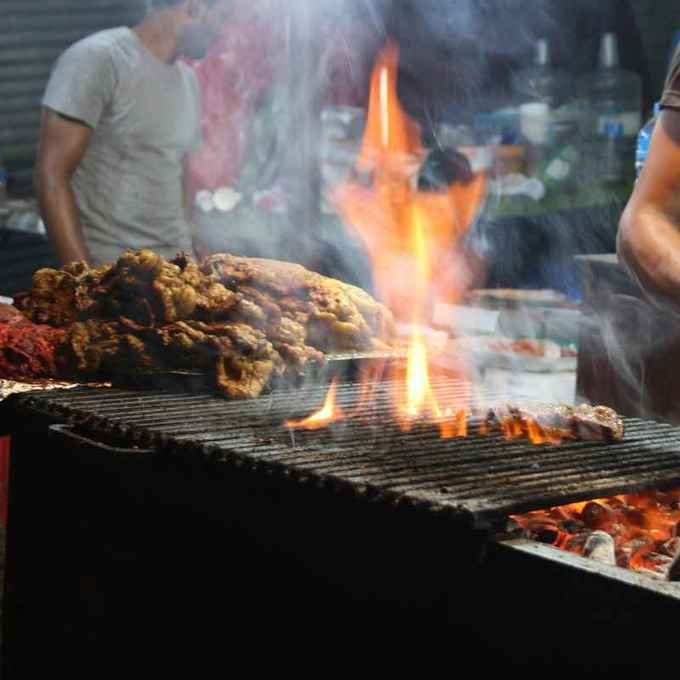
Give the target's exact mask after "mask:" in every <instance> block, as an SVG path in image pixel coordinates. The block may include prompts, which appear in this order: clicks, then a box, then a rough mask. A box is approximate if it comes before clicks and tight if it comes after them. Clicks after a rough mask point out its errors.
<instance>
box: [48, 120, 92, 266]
mask: <svg viewBox="0 0 680 680" xmlns="http://www.w3.org/2000/svg"><path fill="white" fill-rule="evenodd" d="M91 137H92V129H91V128H90V127H88V126H87V125H85V124H84V123H80V122H78V121H75V120H71V119H67V118H64V117H63V116H61V115H59V114H58V113H56V112H55V111H52V110H50V109H43V114H42V121H41V135H40V150H39V152H38V162H37V165H36V172H35V185H36V191H37V193H38V199H39V202H40V212H41V215H42V218H43V220H44V222H45V226H46V227H47V232H48V234H49V235H50V239H51V240H52V243H53V244H54V247H55V249H56V251H57V254H58V255H59V258H60V259H61V261H62V262H63V263H64V264H67V263H69V262H77V261H81V260H82V261H85V262H90V261H91V257H90V252H89V250H88V248H87V245H86V244H85V239H84V238H83V231H82V227H81V224H80V215H79V212H78V206H77V204H76V199H75V195H74V193H73V188H72V187H71V178H72V177H73V173H74V172H75V171H76V169H77V167H78V165H79V164H80V162H81V161H82V159H83V156H84V155H85V151H86V150H87V146H88V144H89V142H90V138H91Z"/></svg>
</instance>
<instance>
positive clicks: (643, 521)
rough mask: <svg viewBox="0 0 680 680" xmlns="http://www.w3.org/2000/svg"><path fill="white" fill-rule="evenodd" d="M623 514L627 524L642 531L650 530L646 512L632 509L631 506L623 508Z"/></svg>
mask: <svg viewBox="0 0 680 680" xmlns="http://www.w3.org/2000/svg"><path fill="white" fill-rule="evenodd" d="M622 512H623V516H624V517H625V519H626V522H628V523H629V524H631V525H632V526H634V527H638V528H640V529H647V528H649V525H648V522H647V517H646V516H645V513H644V511H643V510H640V508H631V507H630V506H627V507H625V508H623V510H622Z"/></svg>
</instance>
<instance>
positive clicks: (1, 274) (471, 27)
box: [0, 0, 680, 294]
mask: <svg viewBox="0 0 680 680" xmlns="http://www.w3.org/2000/svg"><path fill="white" fill-rule="evenodd" d="M144 4H145V3H144V2H143V0H94V1H90V2H86V1H85V0H58V1H51V2H49V3H47V4H45V3H44V2H39V1H38V0H21V1H20V2H19V1H18V0H17V1H7V2H3V3H2V7H0V17H1V18H2V21H0V38H1V40H0V66H1V67H2V72H3V79H2V84H1V85H0V93H1V94H2V97H0V153H1V154H2V157H3V159H4V164H5V166H6V167H7V170H8V174H9V182H8V185H9V193H10V197H13V198H16V197H20V198H24V197H30V195H31V175H32V166H33V162H34V159H35V150H36V144H37V135H38V119H39V102H40V97H41V95H42V92H43V89H44V86H45V82H46V80H47V77H48V75H49V71H50V68H51V66H52V64H53V62H54V60H55V58H56V57H57V56H58V55H59V53H60V52H61V51H62V50H63V49H64V48H65V47H67V46H68V45H69V44H71V43H73V42H74V41H76V40H77V39H79V38H81V37H83V36H84V35H87V34H89V33H92V32H94V31H96V30H100V29H102V28H107V27H111V26H117V25H122V24H128V25H130V24H134V23H135V22H136V21H137V20H138V19H139V17H140V16H141V14H142V12H143V7H144ZM235 4H238V3H235ZM251 4H252V3H251ZM256 4H257V3H256ZM260 4H263V5H266V4H267V3H260ZM275 4H276V3H272V6H273V5H275ZM284 4H285V3H284ZM593 4H594V3H589V2H584V1H583V0H579V2H576V3H573V2H572V3H568V7H567V3H560V2H548V1H544V2H541V3H522V2H519V1H518V0H494V1H493V2H483V3H480V2H477V3H473V2H468V1H464V2H453V1H452V2H442V1H432V0H429V1H428V2H418V3H416V2H412V1H410V0H398V1H397V2H385V1H384V0H370V1H369V0H342V1H341V0H332V1H331V2H328V1H326V2H323V3H315V4H314V5H315V7H317V10H316V11H312V12H311V13H310V12H307V11H305V12H303V13H301V16H302V15H308V16H307V20H308V21H316V20H317V19H318V18H319V17H320V16H321V15H323V14H326V15H329V14H330V15H331V16H333V18H335V17H341V16H345V15H347V14H348V12H349V13H351V12H355V13H358V16H359V21H358V23H357V22H355V24H354V26H352V22H351V21H347V22H345V24H344V25H343V26H341V27H340V28H339V29H338V30H336V31H335V33H333V32H332V31H328V30H326V31H325V32H324V31H321V32H320V33H321V35H322V41H323V42H324V44H323V45H320V46H317V48H318V49H320V50H321V52H322V54H326V55H327V53H328V52H332V51H336V52H337V51H338V48H340V50H342V49H344V51H345V54H346V55H347V59H346V64H345V65H346V68H345V69H344V70H345V72H344V73H342V72H341V71H342V67H341V68H340V69H339V70H338V69H336V70H335V71H331V72H329V75H330V76H332V80H333V82H334V83H336V82H337V81H339V80H343V79H344V80H345V83H346V84H347V81H348V80H349V81H350V82H349V88H344V89H345V92H344V93H343V94H344V95H345V96H340V97H337V96H336V97H333V96H331V97H327V98H326V101H325V103H326V104H328V103H335V104H347V103H351V104H356V103H362V102H360V101H359V102H357V101H356V99H357V96H356V95H357V92H359V91H361V88H362V83H363V82H364V81H365V79H366V74H367V69H368V67H369V65H370V63H371V60H372V58H373V56H374V55H375V52H376V51H377V49H378V46H379V43H380V42H381V41H382V40H383V39H384V36H385V34H386V33H389V34H390V35H392V36H393V37H394V38H395V39H396V41H397V42H398V43H399V44H400V46H401V49H402V73H401V78H400V96H401V97H402V99H403V100H404V102H405V105H406V108H407V110H409V112H410V113H412V114H413V115H415V116H416V117H417V118H418V119H419V120H420V122H421V123H422V124H424V125H426V126H427V125H430V126H434V125H436V124H439V123H444V124H447V125H451V126H454V127H455V126H456V125H458V124H459V123H461V122H464V123H469V122H470V120H471V117H472V116H473V115H474V114H476V113H478V112H480V111H489V110H492V109H493V108H494V102H493V99H494V98H495V97H497V98H498V99H499V100H502V98H503V96H504V93H506V92H507V90H508V87H509V81H510V76H511V74H512V72H514V71H516V70H517V69H519V68H520V67H521V66H522V65H524V64H526V62H527V60H528V59H530V56H531V52H532V49H533V44H534V41H535V39H536V38H537V37H540V36H542V35H547V36H548V37H549V39H550V41H551V44H552V48H553V59H554V62H555V65H557V66H560V67H564V66H568V67H569V69H570V70H572V71H573V72H575V73H583V72H585V71H587V70H588V69H592V67H593V66H594V64H595V61H596V58H597V41H598V40H599V37H600V35H601V33H602V32H603V31H605V30H614V31H615V32H616V33H617V34H618V36H619V39H620V43H621V57H622V65H623V66H624V67H625V68H626V69H629V70H634V71H636V72H638V73H640V74H641V75H642V76H643V83H644V91H645V100H644V105H645V109H646V110H649V109H650V108H651V104H652V102H653V100H654V99H655V97H656V96H657V93H658V92H659V90H660V87H661V83H662V80H663V74H664V71H665V68H666V64H667V58H668V49H669V46H670V44H671V40H672V35H673V31H674V29H675V28H676V27H678V26H680V10H678V9H677V8H674V7H673V6H672V4H671V3H666V4H664V6H663V7H660V6H658V3H657V4H656V5H655V4H654V3H653V2H650V1H649V0H647V1H641V0H630V2H628V1H625V2H622V1H607V2H600V3H596V5H597V6H596V7H593ZM298 5H299V6H300V7H304V6H305V5H307V6H309V4H308V3H298ZM290 6H291V7H294V6H295V3H293V4H291V5H290ZM271 23H272V25H275V24H276V21H275V20H273V21H272V22H271ZM327 25H328V24H327ZM357 26H358V28H357ZM371 33H372V35H370V34H371ZM508 35H510V36H512V40H507V39H505V36H508ZM302 38H303V39H305V36H302ZM584 40H585V43H584ZM341 43H342V44H341ZM253 44H257V45H259V44H260V43H259V42H253ZM575 44H578V45H579V47H578V49H576V48H575V47H574V46H575ZM584 44H585V45H586V48H585V49H584ZM362 62H363V67H364V68H363V71H362V69H361V68H360V67H361V65H362ZM290 84H291V83H290V82H288V83H284V87H287V86H289V85H290ZM253 89H257V87H254V88H253ZM316 103H318V102H316ZM623 193H625V192H619V193H618V194H617V195H616V196H614V197H612V198H608V197H604V199H602V198H601V197H598V198H599V199H600V206H599V207H600V209H599V210H590V212H588V213H587V214H585V215H584V214H583V213H580V212H578V211H576V212H574V210H572V206H571V202H572V201H571V200H568V201H567V202H566V203H565V204H563V205H560V206H557V207H558V208H560V209H550V210H548V211H547V212H546V211H543V210H541V209H539V210H534V209H533V208H534V206H532V205H531V203H530V202H524V203H522V204H520V205H519V206H517V205H515V206H511V209H510V210H509V214H503V215H501V216H500V218H502V219H501V220H500V221H501V226H500V227H498V226H497V221H494V220H489V221H488V222H487V224H486V225H483V226H484V227H485V231H484V233H483V234H482V237H483V238H482V240H483V242H484V243H486V244H489V243H492V244H494V248H492V250H491V251H490V253H489V255H490V259H497V258H496V255H497V254H498V253H500V252H508V251H509V250H512V251H513V252H516V253H517V254H518V257H515V258H513V260H512V261H509V260H508V259H505V260H504V261H502V262H500V261H498V262H495V263H494V267H493V268H492V269H491V271H490V272H489V276H490V281H489V285H493V286H497V285H500V286H509V287H546V286H547V287H557V288H562V289H564V290H565V292H572V289H573V288H574V285H575V284H574V281H573V279H572V280H567V279H569V277H570V276H571V274H572V270H571V268H570V266H569V261H570V257H571V254H572V251H574V250H576V251H578V252H594V251H595V252H606V251H608V250H610V249H611V246H612V243H613V241H612V237H613V231H614V226H613V225H615V223H616V213H617V211H618V210H619V209H620V206H621V202H622V194H623ZM223 198H224V197H223ZM265 199H266V200H268V201H269V204H270V205H271V204H272V202H275V201H276V199H277V194H276V192H275V193H274V195H270V196H266V197H265ZM225 200H226V201H227V202H229V200H230V197H229V196H228V195H227V196H226V198H225ZM588 207H591V206H588ZM26 213H29V214H26ZM529 213H531V214H529ZM544 213H546V214H544ZM500 218H499V219H500ZM0 220H2V221H3V223H4V227H5V228H4V229H3V230H2V236H3V241H2V245H1V248H0V256H1V257H3V258H5V259H4V260H2V261H0V265H1V266H0V293H4V294H12V293H13V292H15V290H16V289H17V288H23V287H25V286H26V285H27V283H28V280H29V278H30V273H31V272H32V271H34V270H35V269H36V268H37V267H38V266H41V265H45V264H51V263H53V258H52V254H51V250H50V248H49V246H48V245H47V243H46V241H45V240H44V239H42V238H40V235H39V234H37V233H31V232H37V231H38V229H39V227H38V225H37V224H36V222H35V220H34V219H33V216H32V215H31V214H30V207H29V209H28V210H26V207H25V205H22V204H21V203H16V202H15V203H12V202H10V205H9V206H7V205H6V206H5V207H4V208H3V210H2V215H0ZM234 222H235V224H236V226H232V228H231V229H225V230H224V232H223V233H225V234H227V235H229V234H230V232H231V234H233V233H234V232H238V231H239V229H238V221H234ZM603 223H605V224H603ZM579 225H580V227H579ZM241 231H242V230H241ZM575 232H577V233H575ZM312 236H313V235H312ZM332 236H333V234H332V233H331V237H332ZM282 240H284V241H285V239H282ZM341 241H342V239H341ZM341 245H342V246H343V247H344V246H345V245H346V244H345V242H342V243H341ZM326 250H327V251H328V252H327V253H326V254H325V257H326V258H331V259H336V260H341V259H342V258H341V257H338V255H339V253H338V252H337V250H338V249H337V248H336V247H335V244H332V246H331V247H329V248H327V249H326ZM526 252H532V253H536V252H541V253H543V254H544V257H542V258H539V259H540V261H538V262H537V261H532V260H531V259H528V258H527V257H526V256H525V255H524V254H525V253H526ZM316 255H317V256H318V253H317V254H316ZM345 259H349V260H357V259H358V260H360V259H361V258H360V253H357V251H356V250H351V249H350V253H349V256H348V257H346V258H345ZM534 260H536V258H534ZM322 266H323V263H322ZM348 269H351V268H348V267H347V266H345V265H342V263H341V266H340V269H339V271H338V274H339V275H344V276H345V277H348V278H360V277H362V276H364V275H365V272H364V271H363V270H362V268H361V267H359V269H358V271H356V272H353V271H349V270H348Z"/></svg>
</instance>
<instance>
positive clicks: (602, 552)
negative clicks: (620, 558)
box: [583, 531, 616, 566]
mask: <svg viewBox="0 0 680 680" xmlns="http://www.w3.org/2000/svg"><path fill="white" fill-rule="evenodd" d="M583 556H584V557H589V558H590V559H591V560H597V561H598V562H602V563H603V564H610V565H612V566H615V565H616V548H615V546H614V539H613V538H612V537H611V536H610V535H609V534H607V533H605V532H604V531H593V533H592V534H590V536H589V537H588V540H587V541H586V545H585V547H584V549H583Z"/></svg>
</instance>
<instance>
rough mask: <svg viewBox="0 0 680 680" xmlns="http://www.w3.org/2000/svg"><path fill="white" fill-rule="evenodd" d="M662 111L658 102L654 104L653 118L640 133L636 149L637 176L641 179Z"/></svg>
mask: <svg viewBox="0 0 680 680" xmlns="http://www.w3.org/2000/svg"><path fill="white" fill-rule="evenodd" d="M660 111H661V104H659V102H657V103H656V104H654V114H653V115H652V117H651V118H650V119H649V120H648V121H647V122H646V123H645V124H644V125H643V126H642V129H641V130H640V132H639V133H638V138H637V146H636V147H635V176H636V177H640V173H641V172H642V168H643V166H644V164H645V161H646V160H647V154H648V153H649V144H650V142H651V141H652V133H653V132H654V126H655V125H656V119H657V118H658V116H659V112H660Z"/></svg>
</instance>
